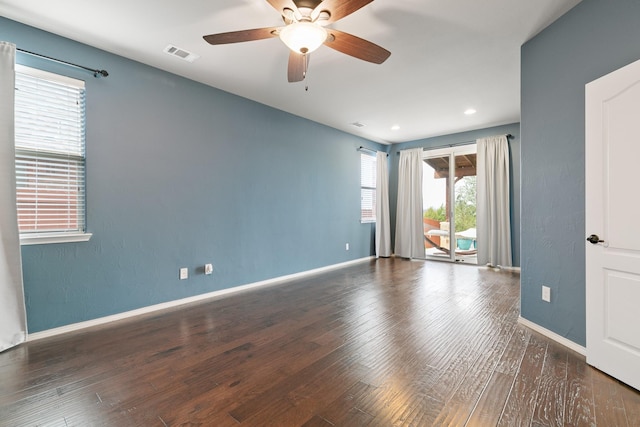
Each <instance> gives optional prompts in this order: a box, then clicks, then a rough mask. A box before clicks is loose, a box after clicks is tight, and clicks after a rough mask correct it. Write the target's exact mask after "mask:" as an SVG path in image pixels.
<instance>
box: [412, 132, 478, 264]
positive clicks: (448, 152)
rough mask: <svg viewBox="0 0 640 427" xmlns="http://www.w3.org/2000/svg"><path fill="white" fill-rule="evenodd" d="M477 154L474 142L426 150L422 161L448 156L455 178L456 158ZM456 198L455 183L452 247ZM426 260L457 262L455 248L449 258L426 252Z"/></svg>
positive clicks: (451, 207) (452, 190)
mask: <svg viewBox="0 0 640 427" xmlns="http://www.w3.org/2000/svg"><path fill="white" fill-rule="evenodd" d="M477 153H478V144H477V143H476V142H475V141H474V142H471V143H465V144H458V145H451V146H449V147H440V148H431V149H429V148H425V149H424V150H423V152H422V160H423V161H424V160H425V159H431V158H435V157H446V156H448V157H449V176H450V177H451V176H454V177H455V168H456V164H455V158H456V156H458V155H465V154H477ZM423 179H424V178H423ZM455 197H456V186H455V182H454V183H453V185H449V200H451V203H450V204H449V211H450V212H447V214H448V216H449V242H450V245H453V243H454V242H455V241H456V239H455V233H456V229H455V219H456V218H455V210H456V209H455V200H456V199H455ZM423 214H424V209H423ZM476 244H477V242H476ZM425 259H428V260H439V261H446V262H456V254H455V248H454V250H450V252H449V257H448V258H446V257H442V256H433V255H426V252H425Z"/></svg>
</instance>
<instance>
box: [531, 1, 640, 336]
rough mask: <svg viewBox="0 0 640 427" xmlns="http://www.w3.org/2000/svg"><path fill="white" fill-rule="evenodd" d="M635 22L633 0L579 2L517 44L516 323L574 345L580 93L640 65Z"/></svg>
mask: <svg viewBox="0 0 640 427" xmlns="http://www.w3.org/2000/svg"><path fill="white" fill-rule="evenodd" d="M639 23H640V2H638V1H637V0H606V1H605V0H584V1H582V2H581V3H580V4H578V5H577V6H576V7H575V8H573V9H572V10H571V11H569V12H568V13H567V14H566V15H564V16H563V17H561V18H560V19H559V20H558V21H556V22H555V23H553V24H552V25H551V26H550V27H548V28H547V29H546V30H544V31H543V32H542V33H540V34H539V35H538V36H537V37H535V38H534V39H532V40H530V41H529V42H528V43H526V44H525V45H524V46H523V47H522V89H521V90H522V97H521V99H522V111H521V113H522V115H521V127H522V147H521V148H522V242H523V245H522V253H521V255H522V266H521V267H522V276H521V280H522V296H521V298H522V316H523V317H524V318H526V319H528V320H531V321H533V322H535V323H537V324H539V325H541V326H543V327H545V328H547V329H550V330H552V331H554V332H556V333H557V334H559V335H561V336H563V337H566V338H568V339H570V340H572V341H574V342H576V343H578V344H580V345H585V261H584V257H585V249H584V248H585V244H586V242H585V236H586V235H587V234H588V233H587V232H586V231H585V215H584V212H585V208H584V201H585V197H584V194H585V189H584V170H585V169H584V155H585V152H584V138H585V133H584V127H585V120H584V110H585V104H584V86H585V84H586V83H588V82H590V81H592V80H595V79H597V78H599V77H601V76H603V75H605V74H608V73H610V72H611V71H614V70H616V69H618V68H620V67H623V66H624V65H627V64H629V63H631V62H633V61H635V60H637V59H639V58H640V25H639ZM542 284H546V285H548V286H550V287H551V289H552V290H551V303H546V302H543V301H542V300H541V297H540V296H541V286H542Z"/></svg>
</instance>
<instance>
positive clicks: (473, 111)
mask: <svg viewBox="0 0 640 427" xmlns="http://www.w3.org/2000/svg"><path fill="white" fill-rule="evenodd" d="M464 113H465V114H466V115H467V116H470V115H472V114H475V113H476V110H475V109H473V108H467V109H466V110H465V112H464Z"/></svg>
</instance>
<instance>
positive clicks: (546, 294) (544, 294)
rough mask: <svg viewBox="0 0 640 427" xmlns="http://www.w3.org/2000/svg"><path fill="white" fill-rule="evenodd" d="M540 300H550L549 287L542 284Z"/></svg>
mask: <svg viewBox="0 0 640 427" xmlns="http://www.w3.org/2000/svg"><path fill="white" fill-rule="evenodd" d="M542 301H546V302H551V288H550V287H548V286H542Z"/></svg>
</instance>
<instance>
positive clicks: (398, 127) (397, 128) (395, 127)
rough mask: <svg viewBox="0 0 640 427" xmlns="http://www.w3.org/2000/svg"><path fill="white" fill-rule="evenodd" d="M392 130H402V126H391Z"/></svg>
mask: <svg viewBox="0 0 640 427" xmlns="http://www.w3.org/2000/svg"><path fill="white" fill-rule="evenodd" d="M391 130H400V125H393V126H391Z"/></svg>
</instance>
